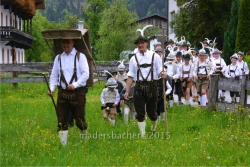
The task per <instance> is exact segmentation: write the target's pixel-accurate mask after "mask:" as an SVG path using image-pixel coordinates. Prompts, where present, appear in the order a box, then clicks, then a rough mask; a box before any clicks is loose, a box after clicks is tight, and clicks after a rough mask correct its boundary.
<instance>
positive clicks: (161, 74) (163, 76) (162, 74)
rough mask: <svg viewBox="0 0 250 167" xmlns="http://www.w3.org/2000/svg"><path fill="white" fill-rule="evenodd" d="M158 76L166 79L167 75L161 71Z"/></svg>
mask: <svg viewBox="0 0 250 167" xmlns="http://www.w3.org/2000/svg"><path fill="white" fill-rule="evenodd" d="M160 76H161V78H167V76H168V75H167V73H166V72H164V71H162V72H161V73H160Z"/></svg>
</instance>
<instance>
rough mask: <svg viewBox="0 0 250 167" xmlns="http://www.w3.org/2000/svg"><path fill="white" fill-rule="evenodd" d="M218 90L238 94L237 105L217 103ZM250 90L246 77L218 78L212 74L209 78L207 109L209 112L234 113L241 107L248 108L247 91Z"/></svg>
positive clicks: (249, 82) (249, 83) (249, 81)
mask: <svg viewBox="0 0 250 167" xmlns="http://www.w3.org/2000/svg"><path fill="white" fill-rule="evenodd" d="M218 90H227V91H232V92H239V93H240V101H239V103H235V104H232V103H227V102H220V101H218ZM248 90H250V80H249V77H248V76H247V75H242V79H239V80H236V79H228V78H220V77H219V75H217V74H214V75H211V76H210V84H209V100H208V108H209V109H210V110H220V111H235V110H236V109H239V108H242V107H248V106H249V105H248V104H247V96H248V94H247V91H248Z"/></svg>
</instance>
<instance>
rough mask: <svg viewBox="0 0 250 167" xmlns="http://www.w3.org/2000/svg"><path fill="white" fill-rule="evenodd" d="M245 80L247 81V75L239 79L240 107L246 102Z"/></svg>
mask: <svg viewBox="0 0 250 167" xmlns="http://www.w3.org/2000/svg"><path fill="white" fill-rule="evenodd" d="M246 80H247V75H242V79H241V91H240V101H239V103H240V106H242V107H243V106H244V105H245V104H246V103H247V102H246V98H245V97H246V96H247V91H246Z"/></svg>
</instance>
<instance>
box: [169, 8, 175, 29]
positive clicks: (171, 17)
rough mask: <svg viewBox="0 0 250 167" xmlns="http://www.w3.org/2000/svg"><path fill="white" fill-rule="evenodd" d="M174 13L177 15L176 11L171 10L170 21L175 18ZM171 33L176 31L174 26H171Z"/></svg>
mask: <svg viewBox="0 0 250 167" xmlns="http://www.w3.org/2000/svg"><path fill="white" fill-rule="evenodd" d="M174 15H175V11H172V12H170V18H169V21H170V22H172V21H173V20H174ZM170 33H174V28H171V27H170Z"/></svg>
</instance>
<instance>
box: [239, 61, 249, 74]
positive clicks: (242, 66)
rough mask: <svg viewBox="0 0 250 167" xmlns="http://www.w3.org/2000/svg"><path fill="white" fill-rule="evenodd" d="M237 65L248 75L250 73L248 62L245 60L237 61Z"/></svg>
mask: <svg viewBox="0 0 250 167" xmlns="http://www.w3.org/2000/svg"><path fill="white" fill-rule="evenodd" d="M237 66H238V67H240V69H241V71H242V72H245V74H247V75H248V74H249V69H248V66H247V63H246V62H244V61H243V60H242V61H241V62H239V61H237Z"/></svg>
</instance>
